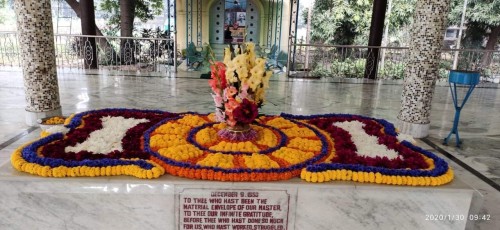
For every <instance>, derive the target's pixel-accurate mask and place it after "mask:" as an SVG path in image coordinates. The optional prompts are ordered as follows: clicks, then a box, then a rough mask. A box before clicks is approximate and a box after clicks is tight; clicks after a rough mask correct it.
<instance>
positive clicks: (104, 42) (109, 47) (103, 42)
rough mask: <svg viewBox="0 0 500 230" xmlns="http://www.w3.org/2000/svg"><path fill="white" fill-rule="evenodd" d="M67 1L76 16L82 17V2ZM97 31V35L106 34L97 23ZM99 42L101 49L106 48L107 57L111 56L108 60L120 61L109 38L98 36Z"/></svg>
mask: <svg viewBox="0 0 500 230" xmlns="http://www.w3.org/2000/svg"><path fill="white" fill-rule="evenodd" d="M65 1H66V3H68V5H69V6H70V7H71V9H73V11H75V13H76V16H77V17H79V18H81V17H80V15H81V11H80V3H78V2H77V1H76V0H65ZM94 24H95V21H94ZM95 32H96V35H97V36H104V34H103V33H102V32H101V30H100V29H99V27H97V25H95ZM97 44H99V48H100V50H105V52H106V56H107V58H108V56H109V58H110V60H108V61H111V62H112V63H118V62H120V58H119V56H118V55H117V53H116V51H115V49H114V48H113V46H112V45H111V43H109V41H108V40H107V39H105V38H98V39H97ZM108 54H109V55H108Z"/></svg>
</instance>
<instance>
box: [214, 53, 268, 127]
mask: <svg viewBox="0 0 500 230" xmlns="http://www.w3.org/2000/svg"><path fill="white" fill-rule="evenodd" d="M254 49H255V44H253V43H246V44H245V45H243V47H241V48H238V49H236V52H235V53H231V51H230V48H226V50H225V54H224V62H214V63H213V64H212V65H211V79H210V80H209V81H208V83H209V85H210V87H211V88H212V92H213V94H212V97H213V98H214V102H215V107H216V110H215V116H216V120H217V121H219V122H226V123H227V124H228V125H229V126H230V127H235V126H237V125H246V124H250V123H252V121H254V120H255V118H256V117H257V116H258V108H259V107H261V106H262V105H263V103H264V100H265V99H264V98H265V90H266V89H267V88H268V87H269V78H270V77H271V75H272V71H266V70H265V63H266V61H265V59H264V58H257V57H256V55H255V51H254ZM232 56H235V57H234V58H232V59H231V57H232Z"/></svg>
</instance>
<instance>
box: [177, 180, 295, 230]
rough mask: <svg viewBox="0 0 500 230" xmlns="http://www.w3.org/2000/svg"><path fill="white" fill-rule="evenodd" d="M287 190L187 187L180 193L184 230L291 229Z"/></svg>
mask: <svg viewBox="0 0 500 230" xmlns="http://www.w3.org/2000/svg"><path fill="white" fill-rule="evenodd" d="M289 202H290V195H289V194H288V193H287V191H286V190H245V189H239V190H232V189H231V190H225V189H221V190H218V189H196V188H193V189H192V188H186V189H184V190H182V191H181V192H180V193H179V222H178V223H179V225H178V226H179V228H180V229H231V230H232V229H252V230H253V229H272V230H281V229H287V228H288V207H289Z"/></svg>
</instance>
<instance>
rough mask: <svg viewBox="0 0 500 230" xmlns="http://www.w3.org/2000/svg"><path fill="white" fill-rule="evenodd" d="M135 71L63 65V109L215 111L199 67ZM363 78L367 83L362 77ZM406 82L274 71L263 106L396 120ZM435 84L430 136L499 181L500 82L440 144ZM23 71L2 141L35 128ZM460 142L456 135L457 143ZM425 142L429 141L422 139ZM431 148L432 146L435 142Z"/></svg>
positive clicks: (497, 215) (3, 75)
mask: <svg viewBox="0 0 500 230" xmlns="http://www.w3.org/2000/svg"><path fill="white" fill-rule="evenodd" d="M135 75H136V74H135V73H131V72H128V73H116V72H115V73H113V72H87V74H85V73H84V72H81V71H80V72H79V71H68V70H66V71H60V73H59V88H60V96H61V104H62V108H63V113H64V114H70V113H75V112H81V111H86V110H89V109H99V108H106V107H126V108H143V109H161V110H167V111H172V112H183V111H197V112H212V111H213V102H212V100H211V97H210V96H208V95H209V92H210V89H209V86H208V84H207V81H206V80H204V79H199V78H198V76H199V73H195V72H188V73H186V72H184V73H178V74H177V75H176V77H173V76H163V77H158V76H154V77H151V76H149V77H148V76H135ZM363 82H364V83H363ZM400 83H401V82H393V81H385V82H373V81H363V80H343V79H321V80H289V79H286V78H285V77H283V76H275V77H273V80H272V82H271V88H270V90H269V92H268V103H267V104H266V105H265V106H264V107H263V109H262V110H261V112H263V113H267V114H277V113H281V112H285V113H293V114H319V113H354V114H361V115H366V116H372V117H377V118H383V119H386V120H388V121H390V122H393V123H394V122H396V116H397V114H398V112H399V109H400V97H401V92H402V85H401V84H400ZM442 85H443V86H437V87H436V89H435V95H434V100H433V104H432V114H431V117H432V122H431V131H430V137H429V140H431V141H432V142H433V143H435V144H438V145H439V146H440V147H442V148H445V149H446V150H447V151H448V152H450V153H452V154H453V155H454V156H456V157H457V158H458V159H460V160H463V161H464V162H466V163H467V164H469V165H470V166H471V167H473V168H474V169H475V170H477V171H479V172H481V173H482V174H483V175H485V176H486V177H488V178H490V179H491V180H493V181H495V182H496V183H500V155H499V154H500V144H499V143H500V119H499V118H498V117H499V116H498V114H500V96H498V95H497V94H500V89H498V88H497V85H493V87H488V88H477V89H476V90H475V91H474V94H473V96H472V97H471V99H470V101H469V102H468V104H467V105H466V106H465V108H464V110H463V112H462V116H461V120H460V126H459V130H460V134H461V137H462V138H463V141H464V144H463V147H462V148H461V149H458V148H456V147H453V145H451V146H442V145H441V144H440V143H441V140H442V139H443V138H444V137H445V136H446V135H447V134H448V132H449V130H450V129H451V126H452V122H453V121H452V119H453V115H454V108H453V106H452V99H451V94H450V93H449V89H448V88H447V87H446V85H444V84H442ZM24 104H25V102H24V88H23V81H22V73H21V72H20V71H18V70H16V69H9V70H6V69H1V68H0V105H1V106H0V144H1V143H4V142H5V141H7V140H9V139H11V138H12V137H14V136H16V135H17V134H19V133H21V132H22V131H23V130H26V129H28V128H29V127H28V126H26V125H25V124H24V107H25V105H24ZM38 133H39V130H36V131H34V132H33V133H31V134H30V135H29V136H26V137H24V138H23V139H21V140H19V141H17V142H16V143H14V144H12V145H10V146H7V147H5V148H3V149H0V163H2V162H4V161H6V160H7V159H8V157H9V154H10V153H11V152H12V151H13V149H14V148H15V147H17V146H19V144H20V143H23V142H26V141H27V140H30V139H32V138H34V137H35V136H37V135H38ZM453 143H454V141H452V144H453ZM421 145H422V146H425V145H424V144H423V143H421ZM429 148H430V147H429ZM450 164H451V165H452V166H453V167H454V168H455V170H456V174H457V178H460V179H461V180H463V181H464V182H465V183H467V184H469V185H470V186H471V187H473V188H475V189H476V190H477V191H478V192H480V193H481V194H482V195H483V197H479V198H478V200H479V201H476V203H475V204H474V209H471V213H472V212H480V213H485V214H490V215H491V216H492V220H491V221H486V222H480V221H478V222H475V223H473V224H474V227H475V229H495V226H498V225H499V224H500V208H499V207H500V193H499V192H498V191H497V190H495V189H494V188H492V187H491V186H489V185H488V184H486V183H484V182H483V181H481V180H479V179H478V178H477V177H475V176H474V175H472V174H471V173H470V172H468V171H466V170H464V169H463V168H461V167H460V166H459V165H456V164H455V163H453V162H451V163H450Z"/></svg>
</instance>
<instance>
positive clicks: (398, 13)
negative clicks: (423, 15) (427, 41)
mask: <svg viewBox="0 0 500 230" xmlns="http://www.w3.org/2000/svg"><path fill="white" fill-rule="evenodd" d="M416 2H417V0H392V9H391V14H390V15H389V17H387V18H386V20H388V21H389V31H390V32H393V33H394V32H397V31H399V30H400V29H401V27H404V26H408V25H411V23H413V13H414V12H415V4H416Z"/></svg>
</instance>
